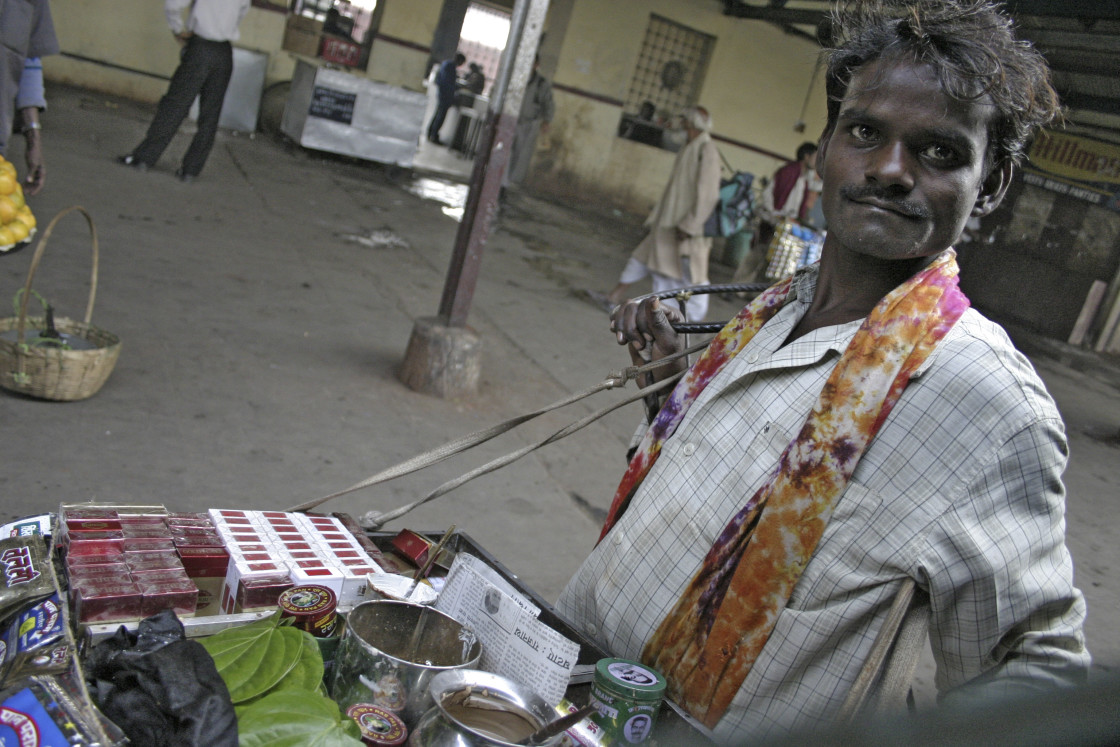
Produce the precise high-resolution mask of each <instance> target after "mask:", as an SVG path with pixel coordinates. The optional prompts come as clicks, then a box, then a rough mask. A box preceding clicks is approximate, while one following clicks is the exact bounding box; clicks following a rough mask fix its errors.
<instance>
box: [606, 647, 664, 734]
mask: <svg viewBox="0 0 1120 747" xmlns="http://www.w3.org/2000/svg"><path fill="white" fill-rule="evenodd" d="M664 698H665V678H664V677H663V676H661V673H660V672H658V671H657V670H655V669H651V668H650V667H647V666H646V665H645V664H642V663H641V662H637V661H630V660H629V659H600V660H599V662H598V663H597V664H596V665H595V679H594V680H593V681H592V683H591V703H593V704H594V705H595V709H596V710H595V712H594V713H592V714H591V716H590V718H591V720H592V721H594V722H595V723H596V724H598V725H599V726H600V727H602V729H603V731H604V732H605V733H606V737H607V740H606V741H607V742H608V743H610V744H620V745H639V744H645V743H646V742H647V741H648V740H649V738H650V736H651V735H652V734H653V728H654V726H655V725H656V724H657V712H658V711H659V710H661V701H662V700H664Z"/></svg>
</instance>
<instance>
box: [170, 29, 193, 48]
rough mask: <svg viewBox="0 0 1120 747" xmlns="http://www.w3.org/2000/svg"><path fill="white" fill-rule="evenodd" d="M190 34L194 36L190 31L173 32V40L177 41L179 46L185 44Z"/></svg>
mask: <svg viewBox="0 0 1120 747" xmlns="http://www.w3.org/2000/svg"><path fill="white" fill-rule="evenodd" d="M192 36H194V34H193V33H192V32H190V31H180V32H179V33H178V34H175V41H177V42H179V46H181V47H182V46H186V44H187V41H188V40H189V39H190V38H191V37H192Z"/></svg>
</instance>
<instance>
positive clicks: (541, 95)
mask: <svg viewBox="0 0 1120 747" xmlns="http://www.w3.org/2000/svg"><path fill="white" fill-rule="evenodd" d="M555 113H556V105H555V103H553V101H552V83H550V82H549V80H548V78H546V77H544V76H543V75H541V56H540V55H539V54H538V55H537V56H536V57H535V58H534V59H533V73H532V75H530V76H529V82H528V83H526V84H525V97H524V98H523V99H521V110H520V111H519V112H518V115H517V128H516V130H515V131H514V134H513V149H512V150H511V151H510V155H509V167H508V168H507V169H506V173H505V177H504V178H503V180H502V186H503V187H508V186H510V185H514V186H516V185H518V184H521V182H523V181H525V176H526V175H527V174H528V173H529V162H530V161H532V160H533V152H534V151H535V150H536V149H537V133H538V132H546V133H547V132H548V125H549V123H550V122H551V121H552V117H553V115H554V114H555Z"/></svg>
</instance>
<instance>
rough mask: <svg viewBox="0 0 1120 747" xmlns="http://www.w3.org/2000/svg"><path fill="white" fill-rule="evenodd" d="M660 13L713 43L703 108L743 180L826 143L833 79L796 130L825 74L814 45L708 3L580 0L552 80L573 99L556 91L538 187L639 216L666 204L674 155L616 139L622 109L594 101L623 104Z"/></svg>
mask: <svg viewBox="0 0 1120 747" xmlns="http://www.w3.org/2000/svg"><path fill="white" fill-rule="evenodd" d="M650 14H656V15H659V16H662V17H664V18H668V19H669V20H672V21H675V22H677V23H680V24H682V25H684V26H687V27H689V28H691V29H694V30H696V31H700V32H703V33H706V34H709V35H711V36H713V37H715V42H714V45H713V48H712V56H711V59H710V61H709V64H708V70H707V74H706V76H705V78H704V84H703V87H702V88H701V94H700V98H699V103H700V104H701V105H703V106H705V107H706V108H707V109H708V111H709V112H710V113H711V115H712V119H713V122H714V129H713V135H715V136H716V141H717V145H718V147H719V149H720V151H721V152H722V153H723V155H724V156H725V157H726V158H727V160H728V161H729V162H730V163H731V165H732V166H733V167H734V168H735V169H736V170H742V171H749V172H751V173H753V174H755V175H756V177H761V176H769V175H770V174H771V173H772V172H773V171H774V170H775V169H776V168H777V167H779V166H780V165H781V164H782V163H783V160H784V159H785V158H790V159H792V158H793V155H794V152H795V151H796V150H797V146H798V145H800V144H801V143H802V142H804V141H806V140H814V141H815V140H816V139H817V137H818V136H819V134H820V132H821V129H822V128H823V126H824V121H825V97H824V86H823V74H822V75H821V76H820V79H818V80H817V81H816V84H815V86H814V88H813V91H812V93H811V95H810V97H809V101H808V106H807V110H806V112H805V115H804V119H805V122H806V127H805V130H804V132H801V133H799V132H797V131H795V129H794V125H795V124H796V123H797V122H798V120H799V119H800V118H801V117H802V111H801V109H802V106H803V104H804V102H805V101H806V93H807V90H808V88H809V84H810V81H811V80H812V79H813V72H814V69H815V66H816V64H817V55H818V51H819V47H818V46H817V45H816V44H815V43H814V42H812V41H810V40H808V39H804V38H802V37H798V36H793V35H790V34H786V33H785V32H783V31H782V30H781V29H779V28H778V27H776V26H773V25H771V24H767V23H763V22H760V21H748V20H743V19H736V18H730V17H728V16H725V15H723V13H722V12H721V8H720V5H719V4H718V3H713V2H710V0H610V1H609V2H604V1H602V0H575V3H574V6H573V8H572V12H571V14H570V18H569V19H568V22H567V29H566V34H565V37H564V42H563V45H562V47H561V51H560V55H559V58H558V60H557V65H556V71H555V73H554V75H553V80H554V82H555V83H556V84H558V85H559V86H562V87H564V88H567V89H569V90H567V91H564V90H560V91H556V92H555V98H556V105H557V112H556V117H555V119H554V120H553V123H552V127H551V128H550V130H549V132H548V133H547V134H546V135H545V136H543V137H541V138H540V139H539V141H538V142H539V149H538V152H537V154H536V158H535V160H534V168H533V171H532V172H531V176H530V179H531V184H532V185H533V186H534V187H536V188H538V189H541V190H544V191H547V192H551V193H553V194H556V195H557V196H561V197H565V198H569V199H595V200H599V199H604V198H611V199H613V200H614V201H615V202H616V203H621V206H622V207H625V208H627V209H629V210H632V211H634V212H645V211H647V210H648V209H649V208H650V207H651V206H652V204H653V203H654V202H656V200H657V199H658V198H659V197H660V195H661V191H662V189H663V188H664V186H665V182H666V180H667V178H668V174H669V171H670V169H671V168H672V162H673V158H674V155H673V154H672V153H670V152H668V151H664V150H660V149H657V148H654V147H650V146H646V145H641V144H639V143H634V142H632V141H629V140H626V139H624V138H619V137H617V135H616V133H617V130H618V122H619V118H620V117H621V115H622V109H621V107H620V106H618V105H617V104H614V103H607V102H605V101H602V100H599V99H598V98H596V97H601V98H602V99H608V100H614V101H622V100H623V99H625V97H626V93H627V90H628V88H629V85H630V80H631V77H632V75H633V71H634V67H635V65H636V63H637V60H638V56H639V53H640V51H641V46H642V41H643V39H644V38H645V31H646V26H647V24H648V22H649V17H650ZM546 31H547V24H546ZM720 138H726V139H728V140H732V141H736V142H739V143H744V144H745V145H747V146H752V147H740V146H737V145H735V144H732V143H729V142H721V141H720ZM754 149H758V150H761V151H763V152H762V153H760V152H758V151H757V150H754ZM771 154H774V155H771ZM779 155H780V156H781V157H782V158H778V157H777V156H779Z"/></svg>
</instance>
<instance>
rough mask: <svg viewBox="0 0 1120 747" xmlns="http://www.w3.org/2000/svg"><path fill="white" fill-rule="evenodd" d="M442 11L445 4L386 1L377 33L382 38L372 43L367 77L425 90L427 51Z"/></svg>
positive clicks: (428, 0)
mask: <svg viewBox="0 0 1120 747" xmlns="http://www.w3.org/2000/svg"><path fill="white" fill-rule="evenodd" d="M442 7H443V0H386V2H385V9H384V14H383V15H382V16H381V27H380V29H379V30H378V35H379V36H380V37H382V38H379V39H377V40H375V41H374V43H373V49H371V50H370V56H369V67H368V69H367V71H366V74H367V75H369V77H370V78H372V79H373V80H376V81H379V82H381V83H388V84H389V85H393V86H401V87H402V88H408V89H410V90H413V91H423V90H425V88H424V74H425V73H426V72H427V69H426V68H427V65H428V57H429V52H428V47H429V46H430V45H431V43H432V38H433V37H434V36H435V33H436V25H437V24H438V23H439V13H440V9H441V8H442ZM417 46H419V47H423V49H416V47H417Z"/></svg>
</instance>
